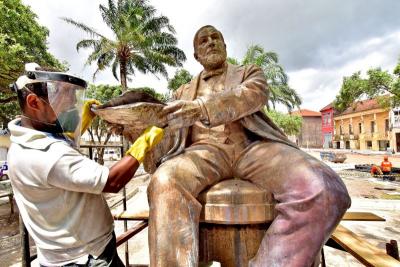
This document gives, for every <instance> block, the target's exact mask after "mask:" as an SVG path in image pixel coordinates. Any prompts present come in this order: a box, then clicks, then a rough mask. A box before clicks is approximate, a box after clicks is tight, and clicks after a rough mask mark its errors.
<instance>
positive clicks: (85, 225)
mask: <svg viewBox="0 0 400 267" xmlns="http://www.w3.org/2000/svg"><path fill="white" fill-rule="evenodd" d="M19 124H20V121H19V120H18V119H17V120H14V121H11V122H10V123H9V125H8V127H9V129H10V131H11V142H12V143H11V146H10V149H9V152H8V160H7V162H8V163H9V175H10V179H11V184H12V187H13V190H14V195H15V200H16V202H17V205H18V208H19V210H20V214H21V216H22V219H23V221H24V224H25V226H26V228H27V230H28V232H29V234H30V235H31V236H32V238H33V240H34V241H35V243H36V247H37V252H38V260H39V263H40V264H42V265H46V266H56V265H58V266H59V265H64V264H67V263H70V262H79V263H81V262H85V261H86V260H87V256H88V255H89V254H90V255H93V256H94V257H98V256H99V255H100V254H101V253H102V252H103V250H104V248H105V247H106V245H107V243H108V242H109V241H110V240H111V238H112V233H113V229H114V225H113V218H112V215H111V213H110V209H109V208H108V206H107V203H106V201H105V199H104V198H103V196H102V194H101V193H102V191H103V188H104V186H105V184H106V182H107V178H108V174H109V170H108V168H107V167H104V166H102V165H100V164H97V163H96V162H94V161H92V160H90V159H89V158H87V157H85V156H83V155H82V154H80V153H79V152H78V151H76V150H75V149H74V148H72V147H71V146H69V145H68V144H67V143H66V142H65V141H63V140H61V139H57V138H53V137H51V136H49V135H47V134H45V133H43V132H40V131H36V130H33V129H29V128H25V127H21V126H19Z"/></svg>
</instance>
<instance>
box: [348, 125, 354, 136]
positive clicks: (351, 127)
mask: <svg viewBox="0 0 400 267" xmlns="http://www.w3.org/2000/svg"><path fill="white" fill-rule="evenodd" d="M349 134H353V125H351V124H349Z"/></svg>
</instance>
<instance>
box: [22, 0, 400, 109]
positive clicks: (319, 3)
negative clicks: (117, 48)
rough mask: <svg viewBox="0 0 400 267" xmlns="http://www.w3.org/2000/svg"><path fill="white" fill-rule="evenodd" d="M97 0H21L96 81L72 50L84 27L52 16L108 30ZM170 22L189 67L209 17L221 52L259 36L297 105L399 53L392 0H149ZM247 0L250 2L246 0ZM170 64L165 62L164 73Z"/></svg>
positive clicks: (103, 77)
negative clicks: (272, 54)
mask: <svg viewBox="0 0 400 267" xmlns="http://www.w3.org/2000/svg"><path fill="white" fill-rule="evenodd" d="M106 2H107V1H104V0H100V1H95V0H87V1H82V0H68V1H67V0H63V1H61V0H52V1H49V0H23V3H25V4H27V5H30V6H31V8H32V10H33V11H34V12H35V13H36V14H37V15H38V19H39V22H40V23H41V24H42V25H44V26H46V27H47V28H48V29H49V31H50V36H49V38H48V42H49V48H50V51H51V52H52V53H53V54H54V55H55V56H56V57H57V58H58V59H60V60H65V61H67V62H68V63H69V65H70V71H71V72H72V73H75V74H78V75H79V76H81V77H83V78H85V79H86V80H89V81H91V82H94V83H96V84H101V83H109V84H118V81H116V80H115V79H114V77H113V76H112V74H111V72H110V71H104V72H102V73H100V74H99V75H98V76H97V77H96V80H95V81H93V80H92V74H93V72H94V71H95V69H96V67H95V66H94V65H92V66H85V60H86V56H87V55H88V51H84V50H81V51H80V52H79V53H77V51H76V50H75V45H76V43H77V42H78V41H79V40H81V39H83V38H86V37H87V35H85V33H83V32H81V31H79V30H78V29H76V28H75V27H73V26H72V25H69V24H66V23H65V22H63V21H61V20H60V17H69V18H72V19H74V20H76V21H80V22H84V23H85V24H87V25H89V26H91V27H93V28H95V29H97V30H98V31H100V32H102V33H104V34H105V35H107V36H109V37H112V33H111V32H110V31H109V29H108V28H107V27H106V26H105V24H104V23H103V22H102V19H101V16H100V12H99V9H98V6H99V4H105V3H106ZM149 2H150V4H151V5H153V6H155V7H156V9H157V10H158V11H159V12H160V14H162V15H165V16H167V17H168V18H169V19H170V22H171V24H172V25H173V26H174V27H175V29H176V32H177V38H178V40H179V44H178V46H179V47H180V48H181V49H182V50H183V51H184V52H185V54H186V56H187V58H188V60H187V61H186V62H185V64H184V68H186V69H187V70H189V71H190V72H191V73H192V74H197V73H198V72H199V71H200V70H201V66H200V65H199V64H198V63H197V62H196V61H195V60H194V58H193V47H192V40H193V35H194V33H195V32H196V30H197V29H198V28H199V27H200V26H203V25H206V24H212V25H214V26H216V27H217V28H218V29H220V30H221V32H222V33H223V34H224V37H225V42H226V44H227V48H228V56H231V57H235V58H238V59H240V58H242V57H243V55H244V53H245V51H246V48H247V47H248V46H249V45H251V44H259V45H261V46H262V47H264V48H265V49H266V50H270V51H275V52H277V53H278V55H279V59H280V62H281V64H282V65H283V66H284V68H285V70H286V71H287V73H288V74H289V78H290V80H289V83H290V85H291V86H292V87H293V88H295V89H296V90H297V91H298V92H299V94H300V95H301V97H302V99H303V105H302V108H307V109H311V110H320V109H321V108H322V107H324V106H325V105H327V104H328V103H329V102H331V101H332V100H333V99H334V97H335V95H336V94H337V93H338V91H339V89H340V85H341V81H342V78H343V76H349V75H351V74H352V73H354V72H356V71H359V70H361V71H365V70H367V69H369V68H371V67H382V68H383V69H385V70H389V71H390V72H391V71H392V70H393V68H394V66H395V65H396V64H397V61H398V59H399V56H400V15H399V10H400V1H399V0H347V1H345V0H337V1H333V0H281V1H276V0H252V1H244V0H218V1H217V0H214V1H212V0H202V1H195V0H168V1H166V0H150V1H149ZM249 3H251V5H250V4H249ZM173 73H174V69H170V74H171V76H172V75H173ZM132 78H133V80H132V82H131V83H130V84H129V85H130V86H131V87H139V86H150V87H153V88H155V89H156V90H157V91H159V92H166V88H167V81H166V80H165V79H163V78H159V79H158V78H157V77H155V76H154V75H146V76H144V75H136V76H135V77H132Z"/></svg>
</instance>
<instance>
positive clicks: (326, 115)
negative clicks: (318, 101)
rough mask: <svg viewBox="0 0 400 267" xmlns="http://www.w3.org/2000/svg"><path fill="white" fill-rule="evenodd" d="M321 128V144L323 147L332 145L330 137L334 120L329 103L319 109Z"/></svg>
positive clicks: (331, 137) (331, 106) (331, 136)
mask: <svg viewBox="0 0 400 267" xmlns="http://www.w3.org/2000/svg"><path fill="white" fill-rule="evenodd" d="M320 112H321V123H322V125H321V130H322V144H323V147H324V148H329V147H332V139H333V134H334V132H333V131H334V122H333V113H334V110H333V105H332V103H330V104H329V105H327V106H326V107H323V108H322V109H321V110H320Z"/></svg>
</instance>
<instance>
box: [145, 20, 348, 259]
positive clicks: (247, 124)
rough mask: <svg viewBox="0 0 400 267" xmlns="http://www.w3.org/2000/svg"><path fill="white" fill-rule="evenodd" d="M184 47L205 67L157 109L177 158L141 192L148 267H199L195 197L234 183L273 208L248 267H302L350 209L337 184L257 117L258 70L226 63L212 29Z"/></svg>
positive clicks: (261, 94) (262, 101) (263, 95)
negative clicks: (175, 138)
mask: <svg viewBox="0 0 400 267" xmlns="http://www.w3.org/2000/svg"><path fill="white" fill-rule="evenodd" d="M193 45H194V57H195V58H196V60H197V61H198V62H199V63H200V64H201V65H202V66H203V67H204V70H203V71H202V72H201V73H200V74H199V75H198V76H197V77H195V78H194V79H193V80H192V81H191V82H190V83H188V84H185V85H183V86H181V87H180V88H179V89H178V90H177V92H176V94H175V99H176V100H175V101H172V102H170V103H169V104H168V105H167V106H165V107H164V108H163V113H164V114H165V116H166V117H167V121H168V127H169V128H170V129H172V130H173V129H179V131H180V134H179V136H180V138H179V144H178V146H177V148H178V150H179V147H180V148H181V153H175V156H173V157H169V158H167V159H166V160H164V161H163V163H162V164H161V165H160V166H159V167H158V168H157V169H156V171H155V173H154V174H153V175H152V178H151V181H150V184H149V187H148V200H149V205H150V220H149V246H150V266H160V267H161V266H181V267H188V266H198V244H199V242H198V232H199V217H200V211H201V205H200V203H199V202H198V200H197V199H196V197H197V196H198V194H199V193H200V192H201V191H202V190H204V189H205V188H207V187H209V186H211V185H213V184H216V183H217V182H219V181H221V180H224V179H229V178H233V177H235V178H239V179H244V180H248V181H250V182H252V183H254V184H256V185H257V186H259V187H261V188H263V189H264V190H266V191H267V193H268V194H270V196H271V197H272V198H273V199H274V201H275V202H276V206H275V212H276V218H275V219H274V221H273V222H272V224H271V225H270V227H269V229H268V231H267V232H266V234H265V236H264V238H263V240H262V242H261V245H260V248H259V250H258V253H257V254H256V256H255V257H254V258H253V259H252V260H251V261H250V264H249V266H260V267H261V266H291V267H293V266H311V264H312V263H313V261H314V260H315V258H316V256H317V254H318V252H319V250H320V249H321V247H322V246H323V244H324V243H325V242H326V240H327V239H328V238H329V236H330V234H331V233H332V231H333V230H334V229H335V227H336V225H337V224H338V223H339V221H340V219H341V218H342V216H343V215H344V213H345V211H346V210H347V209H348V208H349V206H350V197H349V195H348V192H347V189H346V187H345V185H344V184H343V182H342V181H341V179H340V178H339V177H338V175H337V174H336V173H335V172H334V171H333V170H332V169H330V168H329V167H328V166H326V165H325V164H324V163H322V162H321V161H319V160H317V159H315V158H313V157H312V156H310V155H308V154H307V153H305V152H303V151H301V150H300V149H299V148H298V147H297V146H296V145H295V144H293V143H292V142H290V141H289V140H288V139H287V137H286V136H285V134H284V133H283V132H282V131H281V130H280V129H279V128H278V127H277V126H276V125H275V124H274V123H273V122H272V121H271V120H270V119H269V118H268V117H267V116H266V115H265V114H264V113H263V112H261V110H262V108H263V107H264V106H265V105H266V103H267V101H268V94H269V92H268V85H267V83H266V80H265V76H264V73H263V71H262V70H261V69H260V68H258V67H257V66H254V65H250V66H234V65H231V64H228V63H227V61H226V58H227V54H226V44H225V41H224V38H223V36H222V34H221V32H219V31H218V30H217V29H216V28H215V27H213V26H210V25H207V26H204V27H201V28H200V29H199V30H198V31H197V32H196V34H195V36H194V40H193Z"/></svg>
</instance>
